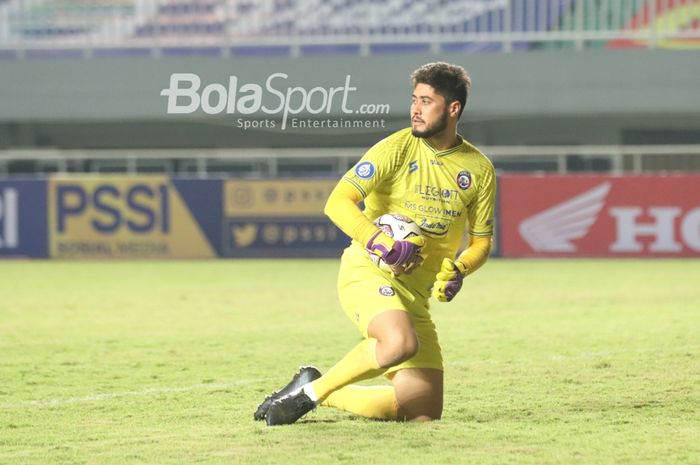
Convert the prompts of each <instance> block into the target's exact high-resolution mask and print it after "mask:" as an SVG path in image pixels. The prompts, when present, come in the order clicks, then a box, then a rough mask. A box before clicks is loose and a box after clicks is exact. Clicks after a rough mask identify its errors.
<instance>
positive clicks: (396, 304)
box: [254, 63, 496, 425]
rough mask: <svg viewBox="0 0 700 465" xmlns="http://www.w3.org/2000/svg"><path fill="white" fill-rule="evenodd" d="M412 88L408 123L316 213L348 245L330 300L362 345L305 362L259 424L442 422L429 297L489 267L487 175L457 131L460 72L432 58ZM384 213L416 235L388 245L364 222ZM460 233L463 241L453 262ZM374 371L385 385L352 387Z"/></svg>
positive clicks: (491, 197)
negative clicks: (349, 416) (323, 411)
mask: <svg viewBox="0 0 700 465" xmlns="http://www.w3.org/2000/svg"><path fill="white" fill-rule="evenodd" d="M411 81H412V84H413V93H412V96H411V110H410V117H411V127H410V128H406V129H403V130H400V131H398V132H396V133H394V134H392V135H390V136H389V137H387V138H386V139H384V140H382V141H380V142H379V143H377V144H376V145H374V146H373V147H372V148H371V149H370V150H369V151H368V152H367V153H366V154H365V155H364V157H363V158H362V159H361V160H360V161H359V162H358V163H357V164H356V165H355V166H354V167H353V168H352V169H351V170H350V171H348V172H347V173H346V174H345V176H344V177H343V178H342V179H341V181H340V182H339V183H338V185H337V186H336V188H335V189H334V190H333V192H332V193H331V195H330V197H329V198H328V202H327V204H326V208H325V213H326V214H327V215H328V216H329V217H330V219H331V220H332V221H333V222H334V223H335V224H336V225H338V227H339V228H340V229H341V230H343V231H344V232H345V233H346V234H347V235H348V236H350V237H351V238H352V239H353V242H352V244H351V245H350V246H349V247H348V248H347V249H346V250H345V251H344V253H343V256H342V259H341V265H340V272H339V277H338V293H339V298H340V303H341V305H342V307H343V310H344V311H345V313H346V314H347V316H348V317H349V318H350V319H351V320H352V321H353V322H354V323H355V324H356V325H357V327H358V328H359V330H360V332H361V333H362V335H363V336H364V340H363V341H362V342H360V343H359V344H358V345H357V346H355V347H354V348H353V349H352V350H350V352H348V354H347V355H345V357H344V358H342V359H341V360H340V361H339V362H338V363H337V364H336V365H335V366H333V367H332V368H331V369H330V370H328V371H327V372H326V373H325V374H323V375H321V373H320V372H319V371H318V370H317V369H316V368H314V367H311V366H307V367H302V368H301V370H300V371H299V373H297V374H296V375H295V376H294V378H293V379H292V381H291V382H290V383H289V384H288V385H287V386H285V387H284V388H282V389H281V390H280V391H278V392H276V393H274V394H272V395H270V396H269V397H268V398H266V399H265V400H264V401H263V402H262V403H261V404H260V405H259V406H258V410H257V411H256V412H255V415H254V416H255V418H256V419H258V420H262V419H266V421H267V424H268V425H280V424H290V423H294V422H295V421H297V420H298V419H299V418H301V417H302V416H303V415H305V414H306V413H307V412H309V411H310V410H312V409H314V408H315V407H316V406H317V405H322V406H329V407H335V408H339V409H342V410H345V411H348V412H352V413H355V414H358V415H361V416H364V417H368V418H377V419H388V420H398V421H405V420H436V419H439V418H440V417H441V415H442V406H443V364H442V355H441V349H440V345H439V343H438V336H437V332H436V330H435V325H434V324H433V321H432V318H431V316H430V311H429V302H428V301H429V297H430V295H431V290H432V295H433V297H435V298H436V299H437V300H438V301H440V302H449V301H451V300H452V299H453V298H454V297H455V295H456V294H457V293H458V292H459V291H460V289H461V287H462V280H463V279H464V277H465V276H468V275H470V274H472V273H474V272H475V271H476V270H477V269H478V268H479V267H480V266H481V265H482V264H483V263H484V262H485V261H486V259H487V257H488V255H489V250H490V247H491V236H492V234H493V215H494V203H495V193H496V179H495V174H494V169H493V165H492V164H491V162H490V161H489V160H488V158H486V157H485V156H484V155H483V154H482V153H481V152H479V150H478V149H476V148H475V147H474V146H473V145H471V144H470V143H469V142H467V141H466V140H464V139H463V138H462V137H461V136H460V135H459V134H458V133H457V122H458V120H459V118H460V116H461V114H462V111H463V110H464V106H465V104H466V101H467V96H468V94H469V90H470V86H471V81H470V78H469V75H468V74H467V72H466V71H465V70H464V69H463V68H462V67H460V66H456V65H451V64H447V63H430V64H426V65H424V66H422V67H420V68H419V69H417V70H416V71H414V72H413V74H412V75H411ZM362 201H364V205H365V208H364V211H361V210H360V208H359V207H358V204H359V203H360V202H362ZM385 213H399V214H402V215H405V216H408V217H410V218H413V219H414V221H416V223H417V224H418V225H419V226H420V227H421V230H422V231H423V236H422V237H414V238H410V239H407V240H402V241H394V240H393V239H392V238H390V237H389V236H387V235H386V234H384V233H383V232H382V231H380V230H379V229H378V228H377V226H375V225H374V224H373V223H372V220H374V219H375V218H377V217H379V216H380V215H382V214H385ZM467 226H468V227H469V230H468V232H469V237H470V239H469V244H468V247H467V248H466V250H465V251H464V252H462V253H461V254H459V255H458V256H457V252H458V249H459V247H460V245H461V243H462V239H463V237H464V235H465V233H466V232H467V230H466V228H467ZM368 253H372V254H374V255H377V256H378V257H381V258H382V259H383V260H384V261H385V262H386V263H387V264H388V265H390V266H391V267H392V270H393V272H391V273H388V272H385V271H382V270H381V269H380V268H379V267H377V266H376V265H374V264H373V263H372V261H371V260H370V259H369V257H368ZM379 375H384V376H386V377H387V378H388V379H389V380H390V381H391V385H386V386H373V387H366V386H357V385H354V384H353V383H355V382H358V381H361V380H365V379H369V378H373V377H376V376H379Z"/></svg>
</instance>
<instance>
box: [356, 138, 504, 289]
mask: <svg viewBox="0 0 700 465" xmlns="http://www.w3.org/2000/svg"><path fill="white" fill-rule="evenodd" d="M343 180H344V181H346V182H348V183H350V184H352V185H353V186H354V187H355V188H356V189H357V190H358V191H359V192H360V193H361V195H362V197H363V199H364V204H365V208H364V211H363V213H364V214H365V216H367V218H369V219H370V220H372V221H374V220H375V219H376V218H377V217H379V216H380V215H383V214H385V213H400V214H402V215H405V216H408V217H409V218H412V219H413V220H414V221H415V222H416V223H417V224H418V225H419V226H420V228H421V230H422V231H423V235H424V237H425V239H426V245H425V247H424V248H423V252H422V253H423V255H424V256H425V257H426V259H425V262H424V263H423V265H422V266H421V267H419V268H418V269H417V270H416V271H414V272H413V273H412V274H410V275H402V276H400V277H398V278H397V279H398V280H399V281H400V282H401V283H402V284H404V285H405V286H407V287H408V288H409V289H411V290H414V291H417V292H418V293H419V294H421V295H423V296H427V295H429V291H430V288H431V287H432V285H433V282H434V280H435V275H436V274H437V272H438V271H439V269H440V264H441V262H442V259H443V258H445V257H449V258H454V257H455V255H456V254H457V252H458V249H459V247H460V244H461V243H462V239H463V238H464V235H465V233H466V231H467V229H466V228H467V227H469V233H470V234H472V235H474V236H491V235H492V234H493V222H494V209H495V199H496V176H495V172H494V168H493V165H492V164H491V161H490V160H489V159H488V158H487V157H486V156H485V155H484V154H482V153H481V152H480V151H479V150H478V149H477V148H476V147H474V146H473V145H471V144H470V143H469V142H467V141H466V140H463V139H462V143H461V144H460V145H458V146H456V147H453V148H451V149H448V150H443V151H439V150H436V149H435V148H434V147H432V146H431V145H430V143H429V142H428V141H427V140H426V139H422V138H418V137H415V136H413V134H412V133H411V129H410V128H406V129H402V130H400V131H398V132H396V133H394V134H392V135H391V136H389V137H387V138H386V139H383V140H381V141H380V142H378V143H377V144H376V145H374V146H373V147H372V148H371V149H369V150H368V151H367V153H366V154H365V156H364V157H362V159H361V160H360V161H359V162H358V163H357V164H356V165H355V166H354V167H353V168H352V169H350V170H349V171H348V172H347V173H346V174H345V175H344V176H343ZM351 248H354V249H355V250H354V251H353V252H355V253H354V254H353V255H356V256H358V257H359V256H360V255H361V253H365V252H364V244H357V243H353V245H352V246H351Z"/></svg>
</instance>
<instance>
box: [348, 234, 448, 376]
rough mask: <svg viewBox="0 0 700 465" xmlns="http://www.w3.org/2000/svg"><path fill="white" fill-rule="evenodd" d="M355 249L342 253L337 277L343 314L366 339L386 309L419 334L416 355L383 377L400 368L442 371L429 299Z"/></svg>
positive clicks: (440, 353)
mask: <svg viewBox="0 0 700 465" xmlns="http://www.w3.org/2000/svg"><path fill="white" fill-rule="evenodd" d="M355 247H356V246H355V245H353V246H350V247H348V248H347V249H346V250H345V252H344V253H343V257H342V259H341V262H340V273H339V275H338V297H339V298H340V305H341V306H342V307H343V310H344V311H345V314H346V315H347V316H348V318H350V320H352V321H353V322H354V323H355V325H356V326H357V328H358V329H359V330H360V332H361V333H362V335H363V336H364V337H365V338H366V337H368V336H367V328H368V326H369V323H370V322H371V321H372V319H373V318H374V317H375V316H377V315H379V314H380V313H382V312H385V311H387V310H404V311H406V312H408V314H409V316H410V317H411V321H412V322H413V326H414V327H415V328H416V334H417V335H418V344H419V347H418V353H417V354H416V355H415V356H414V357H413V358H411V359H410V360H407V361H405V362H403V363H401V364H399V365H396V366H394V367H391V368H389V370H387V373H386V374H390V373H393V372H395V371H398V370H401V369H403V368H435V369H438V370H442V369H443V365H442V350H441V349H440V344H439V343H438V336H437V331H436V330H435V324H434V323H433V320H432V318H431V317H430V311H429V303H428V297H427V296H426V297H424V296H421V295H419V294H417V293H413V292H411V291H410V290H409V289H407V288H406V287H404V286H403V285H402V284H401V283H400V282H398V281H397V280H395V279H393V278H392V277H391V275H389V274H388V273H385V272H383V271H382V270H380V269H379V268H378V267H377V266H375V265H374V264H373V263H372V262H371V261H370V260H369V259H368V258H367V257H366V256H364V255H363V254H364V251H362V250H361V249H360V250H359V251H358V250H357V249H355ZM353 249H355V250H353ZM358 252H359V253H358Z"/></svg>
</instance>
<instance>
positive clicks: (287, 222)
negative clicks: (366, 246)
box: [224, 180, 350, 257]
mask: <svg viewBox="0 0 700 465" xmlns="http://www.w3.org/2000/svg"><path fill="white" fill-rule="evenodd" d="M336 183H337V181H335V180H328V181H326V180H230V181H226V183H225V185H224V217H225V218H224V222H225V227H224V230H225V234H226V237H225V240H224V252H225V255H227V256H232V257H252V256H270V257H292V256H304V257H311V256H317V257H318V256H339V254H340V251H341V250H342V249H343V248H344V247H347V245H348V244H349V243H350V239H349V238H348V237H347V236H346V235H345V234H344V233H343V232H342V231H340V230H339V229H338V228H337V227H336V226H335V225H334V224H333V223H332V222H331V221H330V220H328V218H326V217H325V216H324V215H323V207H324V205H325V203H326V200H327V199H328V196H329V195H330V193H331V191H332V190H333V188H334V187H335V185H336Z"/></svg>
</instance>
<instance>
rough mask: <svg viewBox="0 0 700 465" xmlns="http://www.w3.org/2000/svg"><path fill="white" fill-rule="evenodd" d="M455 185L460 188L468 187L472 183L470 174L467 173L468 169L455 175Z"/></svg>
mask: <svg viewBox="0 0 700 465" xmlns="http://www.w3.org/2000/svg"><path fill="white" fill-rule="evenodd" d="M457 185H458V186H459V188H460V189H462V190H467V189H469V186H471V185H472V175H471V174H470V173H469V171H460V172H459V174H458V175H457Z"/></svg>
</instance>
